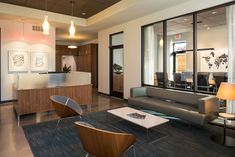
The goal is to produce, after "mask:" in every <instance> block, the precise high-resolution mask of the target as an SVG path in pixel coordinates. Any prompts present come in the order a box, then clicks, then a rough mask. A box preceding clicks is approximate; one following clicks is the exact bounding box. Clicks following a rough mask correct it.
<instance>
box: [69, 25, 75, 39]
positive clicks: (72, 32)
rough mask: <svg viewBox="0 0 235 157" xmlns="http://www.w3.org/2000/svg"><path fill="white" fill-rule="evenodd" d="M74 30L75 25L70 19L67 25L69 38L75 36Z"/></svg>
mask: <svg viewBox="0 0 235 157" xmlns="http://www.w3.org/2000/svg"><path fill="white" fill-rule="evenodd" d="M75 32H76V30H75V27H74V21H71V22H70V27H69V34H70V35H69V36H70V38H74V37H75Z"/></svg>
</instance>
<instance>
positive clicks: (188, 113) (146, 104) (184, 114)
mask: <svg viewBox="0 0 235 157" xmlns="http://www.w3.org/2000/svg"><path fill="white" fill-rule="evenodd" d="M128 103H129V104H130V105H134V106H139V107H142V108H145V109H150V110H154V111H157V112H160V113H164V114H167V115H172V116H174V117H178V118H180V119H183V120H186V121H191V122H193V123H197V124H201V125H202V124H204V123H205V122H207V121H208V120H207V115H205V114H200V113H198V109H197V107H195V106H192V105H185V104H180V103H177V102H167V101H164V100H160V99H157V98H150V97H141V98H140V97H136V98H129V99H128Z"/></svg>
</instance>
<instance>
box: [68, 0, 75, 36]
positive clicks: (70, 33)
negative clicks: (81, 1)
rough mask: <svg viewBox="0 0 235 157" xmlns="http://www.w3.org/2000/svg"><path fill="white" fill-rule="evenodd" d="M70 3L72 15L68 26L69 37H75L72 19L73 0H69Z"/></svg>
mask: <svg viewBox="0 0 235 157" xmlns="http://www.w3.org/2000/svg"><path fill="white" fill-rule="evenodd" d="M71 4H72V17H71V21H70V27H69V37H70V38H74V37H75V32H76V30H75V26H74V21H73V19H72V18H73V5H74V1H73V0H72V1H71Z"/></svg>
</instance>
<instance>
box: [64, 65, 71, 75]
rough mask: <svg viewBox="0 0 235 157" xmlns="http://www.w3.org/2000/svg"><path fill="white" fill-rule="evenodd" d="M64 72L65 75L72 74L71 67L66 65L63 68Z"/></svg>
mask: <svg viewBox="0 0 235 157" xmlns="http://www.w3.org/2000/svg"><path fill="white" fill-rule="evenodd" d="M63 72H64V73H70V72H71V66H67V65H66V64H65V65H64V67H63Z"/></svg>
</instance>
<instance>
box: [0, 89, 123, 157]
mask: <svg viewBox="0 0 235 157" xmlns="http://www.w3.org/2000/svg"><path fill="white" fill-rule="evenodd" d="M92 101H93V103H92V108H91V112H95V111H102V110H107V109H111V108H117V107H121V106H125V105H126V101H124V100H121V99H116V98H112V97H109V96H105V95H101V94H98V93H97V92H96V91H94V92H93V100H92ZM1 105H2V104H1ZM85 112H88V111H87V110H85ZM57 118H58V117H57V116H56V115H55V113H54V112H46V113H39V114H31V115H26V116H22V117H21V121H20V127H18V126H17V119H16V115H15V113H14V111H13V106H12V104H11V103H9V104H3V105H2V106H0V157H33V155H32V152H31V150H30V147H29V145H28V142H27V140H26V139H25V136H24V132H23V129H22V127H21V126H23V125H28V124H34V123H39V122H44V121H50V120H54V119H57Z"/></svg>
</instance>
